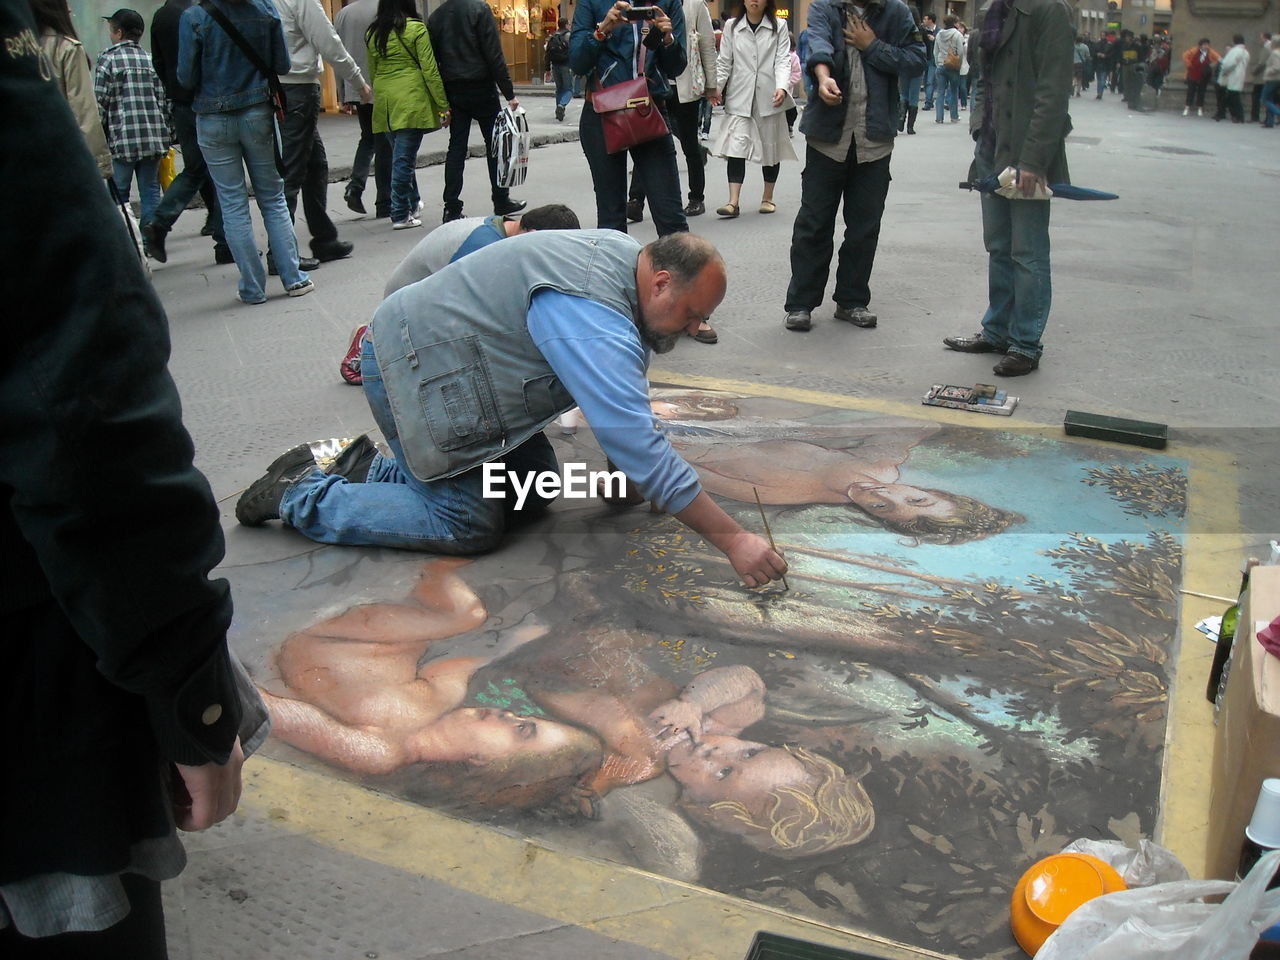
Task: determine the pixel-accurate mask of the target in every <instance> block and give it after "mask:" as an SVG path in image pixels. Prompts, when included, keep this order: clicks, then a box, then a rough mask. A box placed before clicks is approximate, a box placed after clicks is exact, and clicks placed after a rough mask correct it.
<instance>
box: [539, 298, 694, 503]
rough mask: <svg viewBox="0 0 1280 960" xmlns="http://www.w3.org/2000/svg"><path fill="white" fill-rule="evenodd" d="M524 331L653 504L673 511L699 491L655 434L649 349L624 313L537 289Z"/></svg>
mask: <svg viewBox="0 0 1280 960" xmlns="http://www.w3.org/2000/svg"><path fill="white" fill-rule="evenodd" d="M528 323H529V335H530V336H531V337H532V338H533V342H534V344H535V345H536V346H537V348H538V349H539V350H540V351H542V355H543V357H545V358H546V361H547V363H549V364H550V365H551V369H553V370H554V371H555V372H556V376H558V377H559V378H560V382H561V383H563V384H564V385H565V387H566V388H567V389H568V391H569V392H570V393H571V394H572V395H573V399H574V400H576V401H577V403H578V406H579V407H581V408H582V412H583V413H584V414H585V415H586V418H587V422H588V423H590V424H591V430H592V432H593V433H594V434H595V437H596V440H598V441H599V443H600V446H601V448H602V449H603V450H604V452H605V453H606V454H607V455H608V457H609V459H610V460H612V461H613V462H614V464H615V465H616V466H617V468H618V469H619V470H621V471H622V472H623V473H625V474H626V475H627V476H628V477H629V478H630V479H631V481H632V482H633V483H635V485H636V486H637V487H639V488H640V492H641V493H642V494H644V496H645V497H646V498H648V499H649V500H651V501H652V502H653V503H654V504H655V505H656V506H657V507H658V509H660V510H664V511H666V512H667V513H679V512H680V511H681V510H683V509H684V508H685V507H687V506H688V505H689V504H690V503H692V502H693V499H694V497H696V496H697V495H698V494H699V492H701V490H702V486H701V484H700V483H699V482H698V475H697V473H696V472H695V471H694V469H693V467H691V466H689V464H688V463H686V462H685V461H684V460H683V459H682V458H681V457H680V455H679V454H678V453H676V451H675V450H674V449H673V448H672V446H671V443H670V442H669V441H668V440H667V438H666V437H665V436H664V435H663V434H662V433H661V432H659V430H658V428H657V424H656V422H655V420H654V415H653V410H652V408H651V407H650V406H649V378H648V366H649V351H648V349H647V348H646V347H645V346H644V344H643V343H641V341H640V334H639V331H637V330H636V326H635V324H634V323H632V322H631V318H630V317H626V316H623V315H622V314H621V313H619V312H618V311H616V310H613V309H610V308H609V307H606V306H605V305H604V304H602V303H597V302H596V301H594V300H588V299H586V298H585V297H573V296H570V295H568V294H565V293H561V292H560V291H558V290H546V289H544V290H539V291H537V292H536V293H535V294H534V295H533V298H532V300H531V302H530V304H529V314H528Z"/></svg>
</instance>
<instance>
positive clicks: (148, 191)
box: [111, 157, 160, 223]
mask: <svg viewBox="0 0 1280 960" xmlns="http://www.w3.org/2000/svg"><path fill="white" fill-rule="evenodd" d="M135 175H136V176H137V178H138V199H139V200H140V201H141V202H142V217H141V218H140V220H139V222H140V223H146V222H147V221H149V220H150V219H151V216H152V214H154V213H155V210H156V207H158V206H160V158H159V157H147V158H146V159H145V160H117V159H115V158H114V157H113V158H112V159H111V179H112V180H113V181H115V185H116V191H117V192H118V193H119V194H120V199H121V200H123V201H124V202H125V203H128V202H129V188H130V187H131V186H132V185H133V178H134V176H135Z"/></svg>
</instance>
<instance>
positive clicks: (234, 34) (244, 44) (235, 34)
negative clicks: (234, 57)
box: [200, 0, 286, 119]
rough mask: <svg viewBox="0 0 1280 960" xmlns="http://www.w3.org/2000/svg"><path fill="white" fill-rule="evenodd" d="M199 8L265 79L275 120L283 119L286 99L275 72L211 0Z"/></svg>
mask: <svg viewBox="0 0 1280 960" xmlns="http://www.w3.org/2000/svg"><path fill="white" fill-rule="evenodd" d="M200 6H201V7H203V8H204V10H205V12H206V13H208V14H209V16H211V17H213V19H214V20H216V21H217V23H218V26H220V27H222V29H223V30H224V31H226V34H227V36H228V37H230V38H231V42H232V43H234V44H235V45H236V46H237V47H239V48H240V52H241V53H243V54H244V55H245V57H246V59H248V61H249V63H250V64H251V65H252V66H253V68H254V69H255V70H257V71H258V72H259V73H260V74H262V75H263V76H264V77H265V78H266V80H267V87H268V89H270V91H271V95H272V97H274V98H275V101H276V117H277V119H284V108H285V102H286V98H285V95H284V84H282V83H281V82H280V77H279V76H277V75H276V73H275V71H273V70H272V69H271V68H270V67H268V66H267V64H266V61H264V60H263V59H262V57H261V56H260V55H259V54H258V51H257V50H255V49H253V47H252V46H250V44H249V41H248V40H246V39H245V38H244V34H243V33H241V32H240V31H239V30H237V29H236V26H235V24H233V23H232V22H231V21H230V20H228V19H227V15H226V14H225V13H223V12H222V11H221V10H219V9H218V8H217V6H216V5H215V4H214V3H212V0H201V3H200Z"/></svg>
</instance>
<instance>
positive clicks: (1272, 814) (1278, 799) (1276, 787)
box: [1244, 777, 1280, 850]
mask: <svg viewBox="0 0 1280 960" xmlns="http://www.w3.org/2000/svg"><path fill="white" fill-rule="evenodd" d="M1244 833H1245V836H1246V837H1248V838H1249V839H1250V840H1252V841H1253V842H1254V843H1256V844H1257V845H1258V846H1260V847H1266V848H1267V849H1269V850H1280V778H1276V777H1272V778H1270V779H1268V780H1263V781H1262V789H1261V790H1259V791H1258V802H1257V804H1255V805H1254V808H1253V816H1252V817H1251V818H1250V819H1249V826H1247V827H1245V830H1244Z"/></svg>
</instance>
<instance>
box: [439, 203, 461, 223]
mask: <svg viewBox="0 0 1280 960" xmlns="http://www.w3.org/2000/svg"><path fill="white" fill-rule="evenodd" d="M461 219H462V204H458V205H457V206H456V207H450V206H448V205H446V206H445V208H444V216H443V217H442V218H441V219H440V222H441V223H449V222H451V221H453V220H461Z"/></svg>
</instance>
